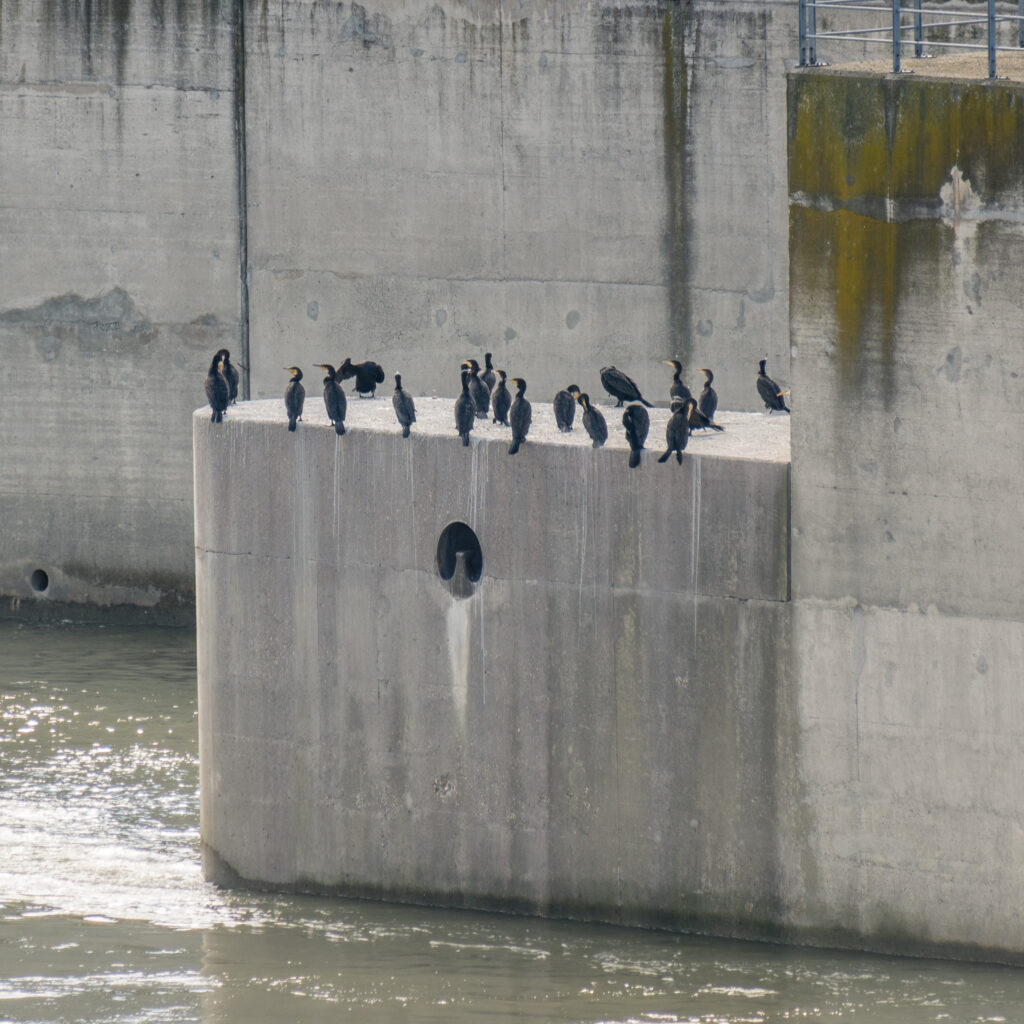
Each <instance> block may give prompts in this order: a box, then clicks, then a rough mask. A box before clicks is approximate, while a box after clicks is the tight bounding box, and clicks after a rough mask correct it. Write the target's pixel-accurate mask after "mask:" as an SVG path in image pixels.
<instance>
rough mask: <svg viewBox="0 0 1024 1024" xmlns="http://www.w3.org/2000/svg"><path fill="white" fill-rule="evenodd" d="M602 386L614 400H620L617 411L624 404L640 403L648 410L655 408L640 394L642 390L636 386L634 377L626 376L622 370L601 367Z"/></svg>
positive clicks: (616, 406) (616, 404)
mask: <svg viewBox="0 0 1024 1024" xmlns="http://www.w3.org/2000/svg"><path fill="white" fill-rule="evenodd" d="M601 384H602V386H603V387H604V389H605V391H607V392H608V394H609V395H611V396H612V398H616V399H618V401H617V402H616V403H615V408H616V409H617V408H618V407H619V406H620V405H622V403H623V402H640V403H642V404H643V405H646V406H647V408H648V409H653V408H654V406H653V405H651V403H650V402H648V401H647V399H646V398H644V396H643V395H641V394H640V389H639V388H638V387H637V386H636V381H635V380H633V378H632V377H629V376H627V375H626V374H624V373H623V372H622V371H621V370H617V369H615V367H614V366H602V367H601Z"/></svg>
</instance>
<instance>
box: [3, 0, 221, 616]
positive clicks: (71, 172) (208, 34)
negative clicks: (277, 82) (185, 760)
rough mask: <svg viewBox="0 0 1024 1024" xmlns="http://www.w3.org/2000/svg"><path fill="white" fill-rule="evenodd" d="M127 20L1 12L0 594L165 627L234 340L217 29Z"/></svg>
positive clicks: (188, 588) (114, 9)
mask: <svg viewBox="0 0 1024 1024" xmlns="http://www.w3.org/2000/svg"><path fill="white" fill-rule="evenodd" d="M142 8H143V5H133V4H131V3H121V4H57V3H50V2H44V0H37V2H29V0H22V2H12V0H5V2H4V3H2V4H0V122H2V124H3V159H2V160H0V194H2V195H3V202H2V203H0V261H2V265H3V274H2V276H0V350H2V352H3V360H2V361H0V436H2V437H3V449H4V452H3V457H2V458H0V523H2V524H3V525H2V529H0V595H3V596H6V597H9V598H12V597H13V598H15V599H27V598H31V597H33V596H34V595H35V594H36V590H35V589H34V588H33V585H32V583H31V582H30V581H31V578H32V574H33V572H35V571H36V570H42V571H43V572H45V573H46V574H47V576H48V585H47V586H46V588H45V590H44V591H43V595H42V596H44V597H45V598H46V599H47V600H48V601H53V602H69V603H73V604H78V605H96V606H101V607H105V608H108V609H110V608H112V607H116V606H123V605H131V606H135V607H141V608H149V609H152V610H154V611H157V612H159V613H160V614H161V615H163V616H165V617H166V616H173V615H174V614H175V613H176V612H177V611H178V610H179V609H181V608H182V607H187V606H190V605H191V603H192V601H193V594H194V585H193V580H192V566H191V559H190V548H191V537H192V517H191V497H192V483H191V467H190V465H189V438H190V427H191V424H190V413H191V410H192V409H193V408H194V407H195V406H196V405H197V404H198V403H199V402H200V401H201V400H202V378H203V374H204V373H205V369H206V367H207V366H208V365H209V360H210V356H211V354H212V352H213V351H215V350H216V348H217V347H219V346H220V345H222V344H225V345H227V346H229V347H231V348H237V342H238V339H239V287H238V282H239V269H238V267H239V263H238V261H239V250H238V192H237V179H236V155H235V148H234V136H233V124H234V117H235V103H234V81H233V72H232V67H233V61H232V59H231V53H232V39H233V30H232V25H231V21H230V12H229V11H228V9H227V8H226V7H225V8H221V7H220V6H219V5H217V4H210V3H199V2H198V0H197V2H193V3H179V4H174V5H164V6H163V7H161V12H162V13H161V15H160V16H159V17H156V18H154V17H153V15H152V13H151V11H150V7H149V5H145V9H144V10H143V9H142ZM38 579H40V577H37V580H38ZM24 608H25V609H26V610H27V604H26V605H25V606H24Z"/></svg>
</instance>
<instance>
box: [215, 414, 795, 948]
mask: <svg viewBox="0 0 1024 1024" xmlns="http://www.w3.org/2000/svg"><path fill="white" fill-rule="evenodd" d="M427 404H429V403H422V402H421V403H420V406H421V408H420V410H419V422H418V423H417V425H416V427H414V429H413V434H412V437H411V438H410V439H409V440H408V441H403V440H402V438H401V436H400V434H399V433H398V431H397V428H396V427H395V425H394V418H393V414H392V412H391V409H390V403H387V404H386V405H385V403H383V402H376V403H372V407H371V403H368V402H364V403H358V407H357V408H355V409H354V410H353V411H352V413H351V415H350V422H349V432H348V433H347V434H346V435H345V436H344V437H343V438H340V439H339V438H337V437H336V436H335V434H334V432H333V431H332V430H331V429H330V427H329V426H328V425H327V424H326V420H325V418H324V414H323V411H322V404H321V403H320V402H319V400H318V399H317V400H316V401H315V402H311V401H309V400H307V408H308V412H307V416H306V421H305V422H304V423H302V424H300V426H299V430H298V431H297V432H296V433H295V434H290V433H288V431H287V430H286V429H285V420H284V417H283V410H282V408H281V403H280V402H277V401H273V402H254V403H250V404H249V405H248V406H246V407H245V410H244V412H242V413H241V414H240V415H238V416H235V415H233V416H232V417H230V420H229V421H228V422H226V423H225V424H223V425H220V426H214V425H211V424H210V423H209V418H208V417H205V416H203V415H202V414H197V417H196V419H195V464H196V509H197V512H196V572H197V591H198V592H197V599H198V603H199V636H198V649H199V680H200V767H201V789H202V839H203V850H204V865H205V870H206V872H207V875H208V876H209V877H211V878H214V879H216V880H218V881H221V882H229V883H237V882H239V881H240V880H245V881H248V882H254V883H262V884H266V885H269V886H271V887H294V888H300V889H313V890H320V891H323V890H327V891H339V892H343V893H352V894H362V895H383V896H387V897H388V898H397V899H404V900H411V901H417V902H425V903H440V904H448V905H455V906H475V907H500V908H504V909H515V910H525V911H528V912H533V913H557V914H567V915H572V916H578V917H588V918H593V919H598V920H606V921H619V922H635V923H645V924H665V925H670V926H675V927H679V926H681V925H685V926H689V927H695V928H705V929H706V928H708V927H712V926H713V927H714V928H715V929H717V930H720V931H725V932H730V931H734V930H735V931H739V932H743V933H749V931H750V930H751V927H752V924H751V922H756V923H757V924H756V927H761V928H764V929H768V930H770V929H771V928H772V927H773V922H775V921H777V919H778V909H777V906H776V895H777V891H778V878H779V875H780V872H781V870H782V866H781V865H780V864H779V862H778V857H777V849H778V848H777V834H776V828H775V823H776V820H777V812H776V786H777V768H776V766H777V761H778V758H779V739H778V734H779V730H778V721H777V716H778V714H780V712H778V711H777V709H776V705H777V701H778V700H779V691H780V679H781V675H780V673H781V671H782V666H783V665H784V664H785V661H786V657H787V652H788V649H789V642H788V641H789V636H788V633H789V627H788V623H789V613H788V604H787V597H788V587H789V584H788V573H789V569H788V561H789V554H788V535H789V530H788V500H787V495H788V463H787V461H786V459H785V457H784V455H776V456H774V457H772V456H767V455H763V454H762V455H761V456H760V457H756V456H755V457H750V456H744V455H743V454H742V451H743V450H744V449H743V448H742V447H737V448H734V449H733V450H732V451H731V452H730V450H729V447H728V446H729V445H730V444H733V445H739V444H740V441H741V438H742V436H743V435H744V433H746V434H747V436H748V438H749V442H748V445H747V448H746V449H745V450H749V449H751V448H757V447H762V448H764V447H765V444H766V443H767V442H766V440H765V436H766V431H767V432H769V433H772V434H773V435H774V436H776V437H777V439H778V440H779V441H781V442H782V444H781V447H780V445H779V444H778V443H777V442H776V444H775V450H776V451H784V449H785V448H786V447H788V423H786V422H785V421H784V420H776V421H775V422H773V423H768V422H767V421H765V420H764V418H763V417H760V416H757V415H750V414H748V416H747V419H748V420H749V421H750V422H747V423H736V424H735V425H733V424H730V427H729V433H728V434H727V435H723V436H721V437H711V438H700V439H694V441H692V442H691V446H690V449H691V450H689V451H688V452H687V455H686V459H685V462H684V465H682V466H678V465H676V463H675V461H674V460H673V461H672V462H671V463H669V464H668V465H658V464H657V463H656V462H655V461H654V459H653V457H652V455H650V454H648V455H647V456H646V457H645V462H644V464H643V465H642V466H641V468H640V469H638V470H630V469H629V468H628V467H627V457H626V454H627V453H626V448H625V443H624V441H623V440H622V438H621V435H622V430H621V427H620V426H618V425H617V423H615V421H610V423H613V424H614V428H613V430H612V433H613V434H614V437H613V439H612V441H611V442H610V444H609V447H607V448H604V449H601V450H598V451H594V450H593V449H592V448H591V447H590V445H589V442H588V441H587V440H586V438H585V437H582V436H580V435H581V431H580V430H579V429H578V428H577V430H576V432H575V434H574V435H573V436H572V437H571V438H567V439H562V438H561V437H559V436H558V435H557V433H555V437H556V438H558V439H557V440H551V441H543V440H533V436H534V435H535V434H537V433H538V432H539V430H540V427H539V426H538V424H539V423H540V422H541V421H543V420H544V419H545V418H546V419H548V420H550V419H551V418H552V416H551V412H550V409H549V408H542V407H541V406H540V403H536V405H535V412H534V416H535V429H534V434H531V439H530V440H529V441H528V442H527V444H526V446H525V447H524V448H523V450H522V451H520V453H519V454H518V455H517V456H515V458H509V456H508V455H507V454H506V452H507V447H508V433H507V430H503V429H502V428H492V429H491V430H490V431H489V432H488V431H486V430H485V431H482V433H484V435H485V436H482V437H480V438H479V439H477V438H476V437H474V441H473V444H472V446H471V447H470V448H468V449H467V448H464V447H463V446H462V445H461V444H460V442H459V440H458V438H457V437H456V436H455V433H454V431H453V429H452V426H451V422H450V421H451V402H450V401H444V402H441V400H438V401H437V403H436V405H437V406H439V407H440V411H436V412H435V414H434V415H433V418H432V417H431V411H430V410H429V409H424V408H423V406H424V405H427ZM353 417H355V418H356V422H355V424H354V425H353V423H352V419H353ZM360 417H361V420H360V419H359V418H360ZM666 417H667V413H666V412H665V411H663V410H662V411H658V412H656V413H655V425H654V426H652V433H651V438H652V442H651V445H650V447H651V448H652V449H658V450H660V448H659V444H658V440H659V439H660V438H662V437H663V436H664V433H663V431H664V420H665V418H666ZM551 429H552V431H553V426H552V428H551ZM453 521H461V522H464V523H466V524H468V525H469V526H470V527H471V528H472V529H473V530H474V531H475V533H476V535H477V537H478V538H479V542H480V545H481V548H482V554H483V572H482V577H481V578H480V580H479V582H478V584H477V585H476V586H475V587H471V588H467V587H465V586H464V584H465V581H464V580H463V581H462V584H460V583H459V581H458V579H456V581H455V583H454V584H446V583H445V582H444V581H443V580H442V578H441V576H440V575H439V572H438V568H437V564H436V555H437V547H438V540H439V536H440V535H441V532H442V530H443V529H444V528H445V527H446V526H447V525H448V524H449V523H451V522H453ZM453 591H454V592H453ZM468 591H471V592H470V593H469V596H461V597H460V596H458V594H466V593H467V592H468Z"/></svg>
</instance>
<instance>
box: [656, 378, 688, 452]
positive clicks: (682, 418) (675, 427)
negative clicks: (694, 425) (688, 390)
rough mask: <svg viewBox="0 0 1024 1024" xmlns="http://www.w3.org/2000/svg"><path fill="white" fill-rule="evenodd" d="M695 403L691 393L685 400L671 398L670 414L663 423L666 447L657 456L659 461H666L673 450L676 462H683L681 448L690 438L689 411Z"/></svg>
mask: <svg viewBox="0 0 1024 1024" xmlns="http://www.w3.org/2000/svg"><path fill="white" fill-rule="evenodd" d="M696 404H697V400H696V399H695V398H694V397H693V395H690V397H689V398H687V399H686V401H680V400H679V399H678V398H674V399H673V400H672V415H671V416H669V418H668V423H667V424H666V425H665V441H666V443H667V444H668V447H667V448H666V449H665V454H664V455H661V456H659V458H658V461H659V462H668V457H669V456H670V455H671V454H672V453H673V452H675V453H676V462H678V463H679V465H682V464H683V449H684V448H685V447H686V442H687V441H689V440H690V412H691V410H692V409H693V407H694V406H695V405H696Z"/></svg>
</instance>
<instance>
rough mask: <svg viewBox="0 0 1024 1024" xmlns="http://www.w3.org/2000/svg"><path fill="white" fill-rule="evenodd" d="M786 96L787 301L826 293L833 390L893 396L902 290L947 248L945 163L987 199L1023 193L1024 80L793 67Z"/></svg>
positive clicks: (1019, 198) (945, 259)
mask: <svg viewBox="0 0 1024 1024" xmlns="http://www.w3.org/2000/svg"><path fill="white" fill-rule="evenodd" d="M788 103H789V124H788V141H789V184H790V195H791V197H792V200H793V201H792V203H791V207H790V259H791V273H792V287H793V295H794V300H795V302H794V310H796V309H799V308H800V304H801V303H802V304H804V307H805V308H806V309H807V310H808V312H809V314H810V317H811V319H812V320H814V319H817V317H816V316H815V315H814V313H813V308H814V304H816V303H822V302H825V303H831V305H832V312H833V314H834V323H835V337H834V338H831V339H825V344H826V345H827V346H832V353H833V356H834V358H835V362H836V372H837V374H838V382H839V385H840V389H841V391H843V392H844V393H845V394H846V396H847V397H853V396H855V395H863V394H864V393H865V389H868V388H870V389H871V390H872V391H874V392H875V393H876V394H878V393H879V391H880V395H879V397H880V398H881V400H882V402H883V404H884V405H885V407H886V408H891V406H892V403H893V401H894V395H895V382H894V373H895V366H896V347H897V339H898V337H899V320H900V307H901V299H903V298H905V297H907V296H908V292H907V289H909V288H912V287H914V285H913V283H912V282H913V281H915V280H931V279H933V277H934V275H935V274H936V273H941V269H940V268H942V267H943V266H949V265H951V263H952V261H953V259H954V254H953V252H952V240H953V235H952V232H951V231H949V230H947V229H946V228H945V227H944V226H943V222H942V216H943V213H944V212H945V211H944V210H943V208H942V199H941V190H942V188H943V186H944V185H945V184H946V183H947V182H948V181H949V179H950V175H951V172H952V170H953V168H954V167H958V168H959V169H960V171H961V172H962V174H963V176H964V177H966V178H968V179H969V180H970V181H971V184H972V187H973V189H974V191H975V193H976V194H977V195H978V197H979V199H980V201H981V203H982V204H984V205H985V206H986V207H988V208H990V209H994V210H999V209H1001V208H1007V207H1010V208H1013V207H1019V205H1020V204H1021V203H1022V202H1024V87H1022V86H1021V85H1020V84H1009V83H999V84H998V85H996V86H993V85H989V84H981V83H972V82H961V81H956V82H953V81H943V80H916V81H915V80H912V79H893V78H890V77H882V76H869V75H850V74H820V73H818V74H815V73H811V74H807V73H799V74H795V75H793V76H791V78H790V83H789V94H788Z"/></svg>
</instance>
